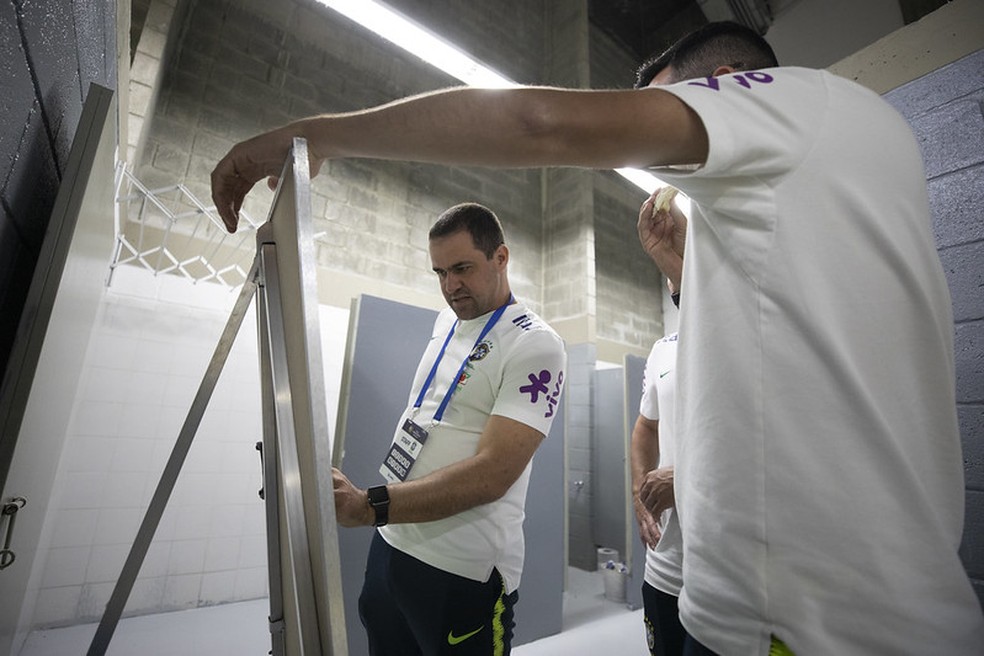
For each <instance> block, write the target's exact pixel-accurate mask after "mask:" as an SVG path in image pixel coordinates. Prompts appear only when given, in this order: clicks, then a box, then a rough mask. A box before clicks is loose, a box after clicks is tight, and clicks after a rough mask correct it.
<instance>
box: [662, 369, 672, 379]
mask: <svg viewBox="0 0 984 656" xmlns="http://www.w3.org/2000/svg"><path fill="white" fill-rule="evenodd" d="M670 371H673V370H672V369H670ZM670 371H664V372H663V373H661V374H660V375H659V377H660V378H662V377H663V376H665V375H666V374H668V373H670Z"/></svg>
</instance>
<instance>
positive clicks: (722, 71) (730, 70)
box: [711, 66, 736, 77]
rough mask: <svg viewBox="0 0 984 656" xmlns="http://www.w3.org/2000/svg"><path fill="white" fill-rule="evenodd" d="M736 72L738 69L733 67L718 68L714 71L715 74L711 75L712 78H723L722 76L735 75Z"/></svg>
mask: <svg viewBox="0 0 984 656" xmlns="http://www.w3.org/2000/svg"><path fill="white" fill-rule="evenodd" d="M735 70H736V69H735V68H734V67H733V66H718V67H717V68H715V69H714V72H713V73H711V77H718V76H721V75H728V74H730V73H734V72H735Z"/></svg>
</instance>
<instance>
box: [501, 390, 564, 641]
mask: <svg viewBox="0 0 984 656" xmlns="http://www.w3.org/2000/svg"><path fill="white" fill-rule="evenodd" d="M566 417H567V410H566V403H565V402H564V401H563V400H562V401H561V403H560V406H559V407H558V409H557V416H556V417H555V418H554V423H553V426H551V427H550V434H549V435H547V439H545V440H544V441H543V444H541V445H540V448H539V449H537V451H536V455H535V456H533V471H532V472H531V473H530V487H529V490H528V491H527V493H526V521H525V522H524V523H523V531H524V532H525V533H526V562H525V563H524V565H523V580H522V582H521V583H520V585H519V602H518V603H517V604H516V633H515V636H514V637H513V646H517V645H522V644H524V643H527V642H532V641H533V640H537V639H539V638H543V637H546V636H549V635H553V634H555V633H560V630H561V628H563V619H564V618H563V611H564V575H565V573H566V570H567V562H566V559H565V552H564V540H565V535H566V530H565V526H564V518H565V516H566V509H565V507H564V504H565V502H566V493H565V487H564V451H565V448H566V447H565V439H566V438H565V430H564V424H565V423H566V422H565V419H566Z"/></svg>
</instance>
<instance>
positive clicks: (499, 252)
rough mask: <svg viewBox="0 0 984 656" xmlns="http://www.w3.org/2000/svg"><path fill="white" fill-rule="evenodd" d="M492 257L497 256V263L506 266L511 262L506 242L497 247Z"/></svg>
mask: <svg viewBox="0 0 984 656" xmlns="http://www.w3.org/2000/svg"><path fill="white" fill-rule="evenodd" d="M492 257H493V258H495V261H496V263H497V264H499V265H500V266H505V265H506V264H508V263H509V247H508V246H506V245H505V244H499V248H497V249H495V253H494V254H493V255H492Z"/></svg>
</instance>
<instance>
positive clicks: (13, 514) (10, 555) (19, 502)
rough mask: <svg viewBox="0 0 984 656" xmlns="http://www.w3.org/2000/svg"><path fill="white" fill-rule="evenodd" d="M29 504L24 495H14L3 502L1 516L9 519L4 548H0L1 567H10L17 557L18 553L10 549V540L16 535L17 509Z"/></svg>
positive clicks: (6, 525)
mask: <svg viewBox="0 0 984 656" xmlns="http://www.w3.org/2000/svg"><path fill="white" fill-rule="evenodd" d="M26 505H27V499H25V498H24V497H14V498H12V499H11V500H10V501H8V502H7V503H5V504H3V509H2V510H0V518H3V519H5V520H7V521H6V522H5V523H4V537H3V549H0V569H6V568H7V567H10V566H11V565H12V564H13V563H14V560H15V559H16V558H17V556H16V554H14V552H13V551H12V550H11V549H10V541H11V539H12V538H13V535H14V519H16V518H17V511H19V510H20V509H21V508H23V507H24V506H26Z"/></svg>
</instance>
